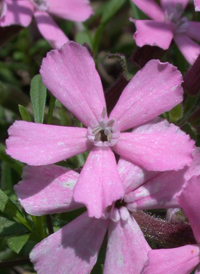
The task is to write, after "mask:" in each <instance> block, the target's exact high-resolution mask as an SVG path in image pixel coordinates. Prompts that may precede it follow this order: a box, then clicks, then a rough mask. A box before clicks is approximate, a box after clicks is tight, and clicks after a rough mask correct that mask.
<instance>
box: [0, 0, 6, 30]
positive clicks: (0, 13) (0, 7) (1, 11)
mask: <svg viewBox="0 0 200 274" xmlns="http://www.w3.org/2000/svg"><path fill="white" fill-rule="evenodd" d="M6 13H7V3H6V2H5V0H2V1H1V2H0V19H2V18H3V17H4V16H5V15H6ZM0 25H1V21H0Z"/></svg>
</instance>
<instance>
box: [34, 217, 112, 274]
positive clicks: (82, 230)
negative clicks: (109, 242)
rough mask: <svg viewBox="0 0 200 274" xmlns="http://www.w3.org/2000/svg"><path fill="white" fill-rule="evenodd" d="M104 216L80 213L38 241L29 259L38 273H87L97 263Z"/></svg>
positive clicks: (104, 231)
mask: <svg viewBox="0 0 200 274" xmlns="http://www.w3.org/2000/svg"><path fill="white" fill-rule="evenodd" d="M107 227H108V221H107V220H103V219H101V220H97V219H94V218H88V216H87V213H84V214H82V215H81V216H79V217H78V218H76V219H75V220H73V221H72V222H71V223H69V224H68V225H66V226H64V227H63V228H61V229H60V230H58V231H57V232H56V233H54V234H52V235H51V236H49V237H48V238H46V239H44V240H43V241H42V242H40V243H39V244H37V245H36V246H35V247H34V248H33V250H32V251H31V253H30V259H31V261H32V262H33V264H34V267H35V270H36V271H37V273H38V274H47V273H58V274H63V273H70V274H88V273H90V271H91V270H92V268H93V266H94V264H95V263H96V260H97V256H98V252H99V249H100V247H101V244H102V241H103V238H104V235H105V233H106V230H107Z"/></svg>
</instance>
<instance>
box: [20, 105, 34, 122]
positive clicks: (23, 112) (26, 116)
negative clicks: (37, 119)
mask: <svg viewBox="0 0 200 274" xmlns="http://www.w3.org/2000/svg"><path fill="white" fill-rule="evenodd" d="M18 107H19V113H20V115H21V117H22V119H23V120H24V121H27V122H31V117H30V115H29V114H28V111H27V110H26V108H25V107H23V106H22V105H18Z"/></svg>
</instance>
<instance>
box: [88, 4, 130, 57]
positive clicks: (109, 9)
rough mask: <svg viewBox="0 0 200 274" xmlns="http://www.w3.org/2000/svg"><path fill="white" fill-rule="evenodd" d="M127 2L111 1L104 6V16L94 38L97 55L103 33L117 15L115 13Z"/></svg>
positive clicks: (94, 48) (94, 49)
mask: <svg viewBox="0 0 200 274" xmlns="http://www.w3.org/2000/svg"><path fill="white" fill-rule="evenodd" d="M125 2H126V0H117V1H116V0H110V1H109V2H108V3H105V4H104V9H103V14H102V18H101V22H100V25H99V27H98V28H97V31H96V33H95V36H94V42H93V51H94V54H97V52H98V47H99V42H100V39H102V32H103V30H104V28H105V26H106V24H107V23H108V22H109V20H110V19H111V18H112V17H113V16H114V15H115V13H116V12H117V11H118V10H119V9H120V8H121V7H122V6H123V4H124V3H125Z"/></svg>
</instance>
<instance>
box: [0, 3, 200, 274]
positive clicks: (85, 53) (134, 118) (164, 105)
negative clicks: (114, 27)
mask: <svg viewBox="0 0 200 274" xmlns="http://www.w3.org/2000/svg"><path fill="white" fill-rule="evenodd" d="M132 1H133V3H135V4H136V5H137V6H138V7H139V9H141V10H142V11H143V12H144V13H146V14H147V15H148V16H149V17H150V18H151V19H152V20H135V19H133V21H134V23H135V26H136V29H137V30H136V32H135V34H134V39H135V41H136V44H137V45H138V46H140V47H141V46H144V45H151V46H154V45H157V46H159V47H161V48H163V49H165V50H166V49H168V48H169V46H170V44H171V41H172V39H174V41H175V43H176V44H177V45H178V47H179V49H180V51H181V52H182V54H183V55H184V56H185V58H186V59H187V61H188V62H189V63H190V64H193V62H194V61H195V59H196V58H197V56H198V55H199V53H200V46H199V44H197V43H196V42H194V41H193V40H192V39H195V40H197V41H200V35H199V33H200V32H199V28H200V23H198V22H193V21H189V20H188V19H187V18H186V17H182V14H183V10H184V9H185V8H186V5H187V4H188V2H189V1H188V0H185V1H181V0H173V1H172V0H169V1H168V0H161V1H160V4H161V7H160V6H159V5H158V4H157V2H156V1H154V0H132ZM199 2H200V1H198V0H196V1H194V4H195V9H196V10H197V11H198V10H199V9H200V3H199ZM0 5H1V6H0V26H2V27H4V26H9V25H13V24H19V25H22V26H24V27H26V26H28V25H29V24H30V21H31V19H32V16H34V18H35V20H36V22H37V25H38V28H39V30H40V32H41V33H42V35H43V36H44V37H45V39H46V40H47V41H48V42H49V43H50V44H51V46H52V47H54V48H55V49H53V50H51V51H50V52H49V53H47V56H46V57H45V58H43V60H42V64H41V68H40V75H41V78H42V82H43V84H44V85H45V86H46V88H47V89H48V90H49V91H50V92H51V94H52V95H53V96H54V97H55V98H56V99H57V100H58V101H59V102H60V103H62V105H63V106H64V107H65V108H66V109H67V110H68V111H70V112H71V114H72V115H73V116H74V117H76V118H77V119H78V120H79V121H80V123H81V125H82V126H81V127H75V126H60V125H50V124H42V123H33V122H28V121H15V122H14V123H13V124H12V125H11V126H10V128H9V129H8V135H9V137H8V139H7V140H6V146H7V148H6V153H7V154H8V155H9V156H11V157H12V158H14V159H16V160H19V161H21V162H23V163H25V164H27V166H25V167H24V169H23V173H22V180H21V181H20V182H19V183H17V184H16V185H15V186H14V190H15V193H16V195H17V197H18V200H19V202H20V204H21V206H22V207H23V209H24V210H25V211H26V212H27V213H28V214H30V215H32V216H43V215H50V214H58V213H64V212H66V211H73V210H77V209H84V210H85V211H84V213H82V214H81V215H79V216H78V217H76V218H74V219H73V220H72V221H71V222H69V223H67V224H65V225H64V226H62V228H59V229H58V230H57V231H55V232H54V233H52V234H51V235H49V236H48V237H46V238H45V239H43V240H42V241H41V242H39V243H37V244H36V245H35V247H34V248H33V249H32V251H31V253H30V260H31V262H32V263H33V265H34V268H35V270H36V271H37V273H38V274H46V273H48V274H53V273H59V274H65V273H70V274H88V273H90V272H91V271H92V269H93V267H94V265H95V264H96V262H97V259H98V254H99V252H100V249H101V246H102V245H104V246H106V247H105V249H106V252H105V263H104V269H103V273H104V274H113V273H116V274H122V273H123V274H130V273H134V274H142V273H143V274H152V273H156V274H162V273H164V274H165V273H166V274H177V273H180V274H187V273H190V272H191V271H192V270H194V268H195V267H196V266H197V270H196V272H195V273H199V272H200V258H199V252H200V246H199V245H200V234H199V229H200V213H199V210H198V208H199V198H200V197H199V195H200V194H199V193H200V192H199V187H200V150H199V148H198V147H195V142H194V140H192V139H191V137H190V136H189V135H188V134H186V133H185V131H183V130H182V129H181V128H180V127H179V126H178V125H175V124H173V123H170V122H169V121H168V120H167V119H165V118H164V117H167V114H164V113H166V112H170V111H171V110H172V109H173V108H174V107H176V106H177V105H180V104H181V103H182V102H183V99H184V98H183V96H184V91H183V87H182V83H183V77H182V75H181V72H180V71H179V70H178V69H177V68H176V67H175V66H174V65H172V64H170V63H168V62H161V61H160V60H155V59H151V60H150V61H149V62H146V64H145V65H144V66H143V68H141V69H140V70H139V71H138V72H137V73H136V74H135V75H134V76H133V77H132V78H131V80H130V81H129V82H128V83H127V85H126V86H125V88H124V89H123V91H122V92H121V95H120V97H119V99H118V101H117V103H116V105H115V107H114V108H113V109H112V111H111V112H110V113H109V111H107V103H106V98H105V93H104V91H103V85H102V82H101V78H100V75H99V73H98V71H97V69H96V65H95V61H94V59H93V57H92V55H91V52H90V51H89V50H88V49H87V47H85V46H82V45H80V44H78V43H76V42H74V41H69V40H68V38H67V37H66V36H65V34H64V32H62V31H61V30H60V28H59V27H58V26H57V24H56V23H55V22H54V21H53V19H52V18H51V17H50V15H49V13H50V14H52V15H56V16H59V17H61V18H64V19H69V20H74V21H84V20H86V19H87V18H89V16H90V15H91V14H92V8H91V6H90V3H89V1H88V0H73V1H72V0H59V1H53V0H15V1H14V0H3V1H2V2H1V4H0ZM47 26H48V27H47ZM108 109H109V108H108ZM161 115H162V117H161ZM180 124H181V123H180ZM87 151H89V152H88V156H87V159H86V161H85V163H84V165H83V167H82V168H81V171H80V173H78V172H76V171H74V170H72V169H69V168H66V167H64V166H61V165H60V164H57V165H56V163H58V162H60V161H65V160H66V159H70V158H71V157H73V156H76V155H79V154H82V153H84V152H87ZM85 207H86V209H85ZM180 207H181V208H182V209H183V211H184V213H185V214H186V216H187V218H188V220H187V221H188V222H189V223H190V225H191V228H192V230H193V234H194V238H195V240H196V242H197V244H189V245H185V246H181V247H177V248H169V249H152V248H151V246H150V244H149V243H148V242H147V241H146V239H145V237H144V235H143V232H142V230H141V228H140V226H139V223H138V222H137V221H136V215H135V214H136V212H137V211H142V210H157V209H173V208H180ZM172 219H173V218H172ZM174 220H176V218H174Z"/></svg>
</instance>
